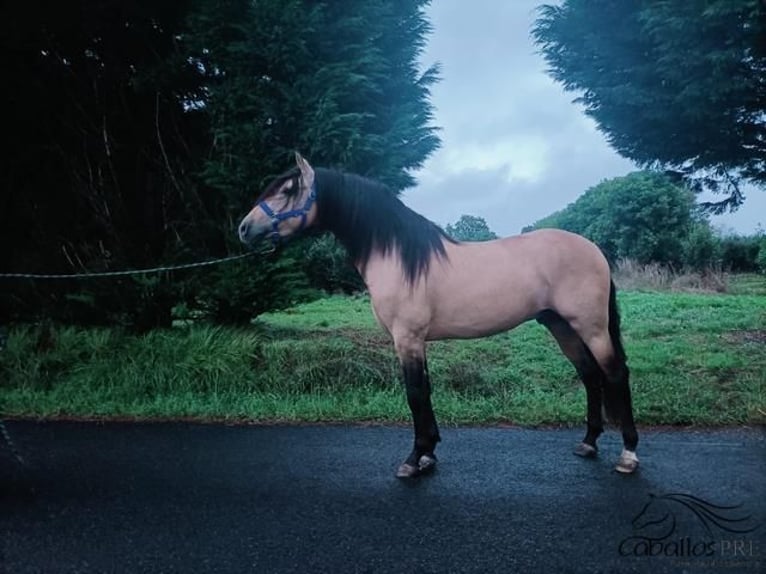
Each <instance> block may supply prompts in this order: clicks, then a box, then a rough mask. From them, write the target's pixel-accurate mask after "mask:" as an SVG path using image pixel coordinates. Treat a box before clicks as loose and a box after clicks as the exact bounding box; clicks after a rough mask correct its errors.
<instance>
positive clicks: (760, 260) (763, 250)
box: [756, 235, 766, 275]
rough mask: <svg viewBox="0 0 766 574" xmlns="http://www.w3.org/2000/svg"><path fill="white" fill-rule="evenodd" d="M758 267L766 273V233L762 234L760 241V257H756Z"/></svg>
mask: <svg viewBox="0 0 766 574" xmlns="http://www.w3.org/2000/svg"><path fill="white" fill-rule="evenodd" d="M756 263H757V264H758V269H759V270H760V271H761V273H763V274H764V275H766V235H763V236H761V240H760V241H759V243H758V257H757V258H756Z"/></svg>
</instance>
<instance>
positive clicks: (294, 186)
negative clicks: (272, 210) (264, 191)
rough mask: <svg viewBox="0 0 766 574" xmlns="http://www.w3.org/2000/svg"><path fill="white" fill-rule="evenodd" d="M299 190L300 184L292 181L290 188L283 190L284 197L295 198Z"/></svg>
mask: <svg viewBox="0 0 766 574" xmlns="http://www.w3.org/2000/svg"><path fill="white" fill-rule="evenodd" d="M300 188H301V186H300V184H299V183H298V182H297V181H294V182H293V184H292V185H291V186H290V187H286V188H285V195H286V196H287V197H295V196H296V195H298V192H299V191H300Z"/></svg>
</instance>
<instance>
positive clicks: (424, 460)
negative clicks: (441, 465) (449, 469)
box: [396, 454, 436, 478]
mask: <svg viewBox="0 0 766 574" xmlns="http://www.w3.org/2000/svg"><path fill="white" fill-rule="evenodd" d="M434 468H436V457H435V456H434V455H432V454H424V455H421V457H420V458H419V459H418V465H417V466H413V465H411V464H409V463H407V462H404V463H402V465H401V466H400V467H399V469H398V470H397V471H396V478H415V477H416V476H420V475H421V474H428V473H429V472H433V470H434Z"/></svg>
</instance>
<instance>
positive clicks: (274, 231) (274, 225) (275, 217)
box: [257, 182, 317, 245]
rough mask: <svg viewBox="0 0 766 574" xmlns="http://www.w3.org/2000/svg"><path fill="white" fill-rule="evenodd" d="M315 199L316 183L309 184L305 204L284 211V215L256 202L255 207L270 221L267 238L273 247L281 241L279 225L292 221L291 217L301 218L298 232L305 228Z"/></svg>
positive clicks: (263, 202) (262, 202) (264, 203)
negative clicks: (269, 231)
mask: <svg viewBox="0 0 766 574" xmlns="http://www.w3.org/2000/svg"><path fill="white" fill-rule="evenodd" d="M316 198H317V188H316V182H315V183H312V184H311V189H310V190H309V196H308V197H307V198H306V203H304V204H303V206H302V207H298V208H296V209H291V210H290V211H285V212H284V213H274V210H273V209H271V208H270V207H269V206H268V205H266V202H265V201H260V202H258V205H257V207H260V208H261V209H262V210H263V212H264V213H265V214H266V215H268V216H269V218H270V219H271V233H269V237H270V238H271V243H272V244H274V245H278V244H279V242H280V241H281V240H282V237H281V236H280V235H279V224H280V223H282V222H283V221H287V220H288V219H292V218H293V217H300V218H301V224H300V225H299V226H298V231H300V230H301V229H303V228H304V227H306V217H307V215H308V213H309V211H310V210H311V208H312V207H313V206H314V202H315V201H316Z"/></svg>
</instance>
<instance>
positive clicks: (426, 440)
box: [403, 359, 441, 467]
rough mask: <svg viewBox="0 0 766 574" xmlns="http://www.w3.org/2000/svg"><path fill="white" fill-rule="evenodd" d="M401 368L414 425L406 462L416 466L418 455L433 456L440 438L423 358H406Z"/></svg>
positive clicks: (426, 367) (426, 368)
mask: <svg viewBox="0 0 766 574" xmlns="http://www.w3.org/2000/svg"><path fill="white" fill-rule="evenodd" d="M403 370H404V384H405V387H406V388H407V403H408V404H409V407H410V411H411V412H412V421H413V423H414V427H415V445H414V447H413V449H412V453H410V456H409V457H407V460H406V463H407V464H410V465H412V466H415V467H417V466H418V461H419V460H420V457H421V456H423V455H424V454H425V455H429V456H432V457H433V453H434V449H435V448H436V443H437V442H439V440H441V439H440V437H439V429H438V427H437V425H436V417H435V416H434V412H433V408H432V407H431V383H430V380H429V377H428V366H427V364H426V362H425V360H423V359H411V360H408V361H407V362H405V363H404V364H403Z"/></svg>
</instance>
